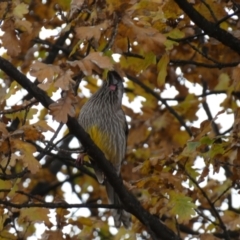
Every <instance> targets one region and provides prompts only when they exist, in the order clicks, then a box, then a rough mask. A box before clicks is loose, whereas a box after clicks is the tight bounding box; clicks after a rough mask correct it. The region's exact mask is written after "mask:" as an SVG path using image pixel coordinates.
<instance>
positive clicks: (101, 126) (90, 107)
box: [78, 70, 131, 229]
mask: <svg viewBox="0 0 240 240" xmlns="http://www.w3.org/2000/svg"><path fill="white" fill-rule="evenodd" d="M123 93H124V86H123V79H122V78H121V76H120V75H119V74H118V73H117V72H116V71H114V70H113V71H109V72H108V74H107V79H106V81H104V82H103V84H102V86H101V87H100V88H99V89H98V91H97V92H96V93H94V94H93V95H92V96H91V97H90V98H89V100H88V101H87V102H86V103H85V104H84V105H83V106H82V108H81V110H80V113H79V117H78V122H79V124H80V125H81V126H82V127H83V129H84V130H85V131H86V132H87V133H88V134H89V135H90V137H91V139H92V140H93V142H94V143H95V144H96V145H97V146H98V147H99V149H100V150H101V151H102V152H103V153H104V155H105V157H106V159H108V160H109V161H111V163H112V164H113V167H114V169H115V171H116V173H117V175H118V176H120V170H121V165H122V162H123V160H124V157H125V153H126V146H127V135H128V125H127V121H126V116H125V113H124V111H123V109H122V97H123ZM84 155H86V153H83V154H82V155H81V154H80V156H79V159H80V161H81V160H82V158H83V157H84ZM90 161H91V163H92V166H93V169H94V171H95V175H96V177H97V180H98V182H99V183H100V184H103V183H104V184H105V186H106V192H107V196H108V202H109V203H110V204H114V205H120V204H121V200H120V199H119V197H118V195H117V193H116V192H115V190H114V189H113V187H112V186H111V185H110V183H109V182H108V181H107V179H106V178H105V176H104V173H103V172H102V170H101V169H99V167H98V166H97V164H96V161H97V159H90ZM111 213H112V216H113V218H114V225H115V227H117V228H119V227H120V226H121V223H123V225H124V227H125V228H127V229H128V228H130V226H131V215H130V213H128V212H127V211H125V210H124V209H112V210H111Z"/></svg>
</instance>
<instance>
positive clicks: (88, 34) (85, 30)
mask: <svg viewBox="0 0 240 240" xmlns="http://www.w3.org/2000/svg"><path fill="white" fill-rule="evenodd" d="M110 24H111V22H110V21H109V20H106V21H104V22H103V23H100V24H98V25H96V26H88V27H77V28H75V32H76V36H77V38H78V39H80V40H90V39H92V38H94V39H95V40H96V41H97V42H98V41H99V39H100V37H101V34H102V32H103V31H105V30H106V29H107V28H108V27H109V26H110Z"/></svg>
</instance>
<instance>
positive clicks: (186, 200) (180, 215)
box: [168, 191, 196, 223]
mask: <svg viewBox="0 0 240 240" xmlns="http://www.w3.org/2000/svg"><path fill="white" fill-rule="evenodd" d="M168 195H169V206H170V207H171V210H170V213H172V214H173V215H174V216H177V219H178V222H179V223H184V222H186V221H188V220H189V219H190V218H191V217H192V216H193V215H195V211H194V209H195V208H196V205H195V204H194V203H193V202H192V198H190V197H187V196H186V195H184V194H183V193H180V192H175V191H170V192H168Z"/></svg>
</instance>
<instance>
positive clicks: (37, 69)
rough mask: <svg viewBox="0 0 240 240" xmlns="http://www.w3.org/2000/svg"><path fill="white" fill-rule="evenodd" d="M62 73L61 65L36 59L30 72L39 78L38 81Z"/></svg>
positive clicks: (50, 78) (51, 78)
mask: <svg viewBox="0 0 240 240" xmlns="http://www.w3.org/2000/svg"><path fill="white" fill-rule="evenodd" d="M60 73H61V69H60V67H59V66H55V65H51V64H45V63H41V62H38V61H36V62H35V63H33V64H32V66H31V70H30V74H31V75H32V76H34V77H37V78H38V81H40V82H42V81H43V80H44V79H48V80H50V81H51V80H53V79H54V77H55V76H56V75H57V74H60Z"/></svg>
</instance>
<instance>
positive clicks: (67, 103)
mask: <svg viewBox="0 0 240 240" xmlns="http://www.w3.org/2000/svg"><path fill="white" fill-rule="evenodd" d="M76 103H77V101H76V97H75V96H74V95H73V94H72V93H71V92H70V91H68V92H66V95H65V96H64V97H63V98H61V99H60V100H59V101H58V102H57V103H52V104H51V105H50V106H49V109H50V111H51V114H52V115H53V118H54V119H55V120H56V121H58V122H62V123H66V122H67V119H68V115H69V116H71V117H74V116H75V108H74V106H73V105H74V104H76Z"/></svg>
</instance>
